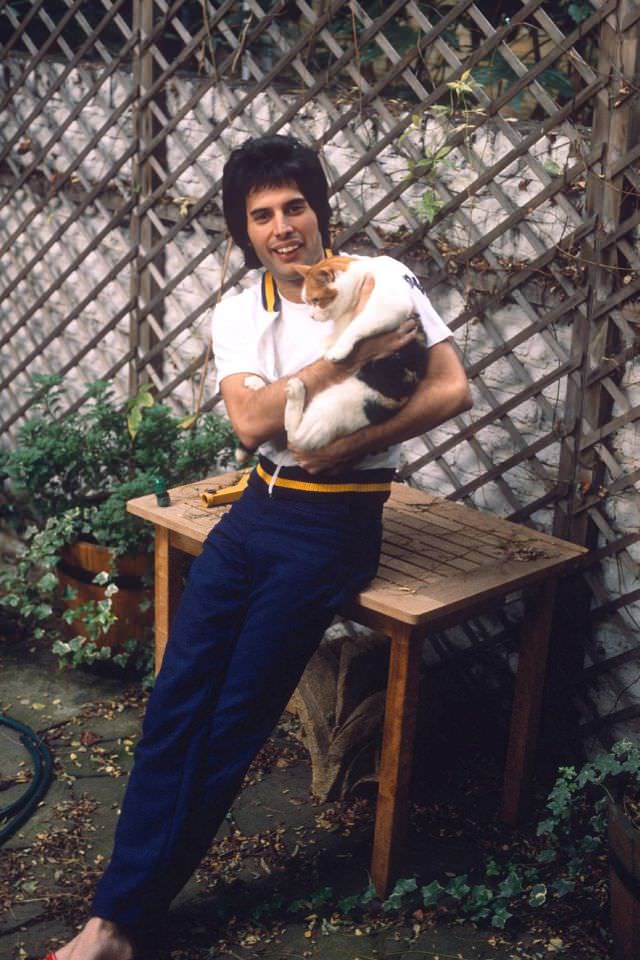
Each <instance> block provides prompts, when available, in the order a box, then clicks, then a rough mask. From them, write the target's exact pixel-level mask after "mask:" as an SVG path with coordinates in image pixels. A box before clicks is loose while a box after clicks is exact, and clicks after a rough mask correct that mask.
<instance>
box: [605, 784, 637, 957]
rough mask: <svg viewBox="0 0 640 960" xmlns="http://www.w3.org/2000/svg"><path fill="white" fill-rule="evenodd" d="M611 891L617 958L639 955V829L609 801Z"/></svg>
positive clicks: (612, 924)
mask: <svg viewBox="0 0 640 960" xmlns="http://www.w3.org/2000/svg"><path fill="white" fill-rule="evenodd" d="M608 835H609V894H610V904H611V927H612V931H613V957H614V960H638V957H640V830H638V828H637V827H635V826H634V825H633V824H632V823H631V821H630V820H629V818H628V817H627V816H626V814H625V813H624V810H623V808H622V805H621V804H619V803H615V802H613V801H612V802H610V803H609V829H608Z"/></svg>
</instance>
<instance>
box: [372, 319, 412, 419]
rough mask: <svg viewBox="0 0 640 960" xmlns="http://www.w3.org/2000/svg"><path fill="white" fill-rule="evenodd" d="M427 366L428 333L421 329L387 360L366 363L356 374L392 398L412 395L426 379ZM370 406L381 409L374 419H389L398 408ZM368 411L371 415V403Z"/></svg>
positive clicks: (375, 404) (401, 398) (400, 398)
mask: <svg viewBox="0 0 640 960" xmlns="http://www.w3.org/2000/svg"><path fill="white" fill-rule="evenodd" d="M426 369H427V344H426V339H425V336H424V333H423V332H422V330H419V331H418V333H417V335H416V337H415V339H414V340H412V341H411V342H410V343H408V344H407V345H406V346H404V347H402V349H401V350H396V352H395V353H392V354H391V356H390V357H385V358H384V359H383V360H372V361H371V363H366V364H365V365H364V367H362V368H361V369H360V370H359V371H358V373H357V374H356V377H357V378H358V380H361V381H362V382H363V383H366V384H367V386H368V387H371V388H372V389H373V390H377V391H378V393H381V394H382V395H383V396H384V397H387V398H388V399H389V400H405V399H407V398H408V397H410V396H411V394H412V393H413V391H414V390H415V388H416V385H417V383H418V381H419V380H422V378H423V377H424V374H425V371H426ZM370 406H372V407H373V408H375V410H377V411H378V413H377V414H375V415H374V417H370V419H371V422H372V423H376V422H377V423H379V422H380V421H382V420H386V419H387V417H390V416H391V415H392V414H393V413H394V412H395V411H394V410H389V408H388V407H384V406H382V405H380V404H377V403H371V404H370ZM383 410H384V411H385V415H384V416H383V415H382V411H383ZM366 414H367V417H369V416H370V414H369V404H367V408H366Z"/></svg>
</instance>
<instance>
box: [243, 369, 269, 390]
mask: <svg viewBox="0 0 640 960" xmlns="http://www.w3.org/2000/svg"><path fill="white" fill-rule="evenodd" d="M244 385H245V387H247V389H249V390H262V388H263V387H264V386H266V384H265V381H264V380H263V379H262V377H259V376H258V375H257V374H255V373H250V374H249V376H248V377H245V378H244Z"/></svg>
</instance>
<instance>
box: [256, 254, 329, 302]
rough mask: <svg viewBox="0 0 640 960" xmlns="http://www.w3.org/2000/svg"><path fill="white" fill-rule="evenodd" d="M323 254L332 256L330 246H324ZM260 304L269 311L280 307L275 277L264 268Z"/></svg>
mask: <svg viewBox="0 0 640 960" xmlns="http://www.w3.org/2000/svg"><path fill="white" fill-rule="evenodd" d="M324 255H325V257H332V256H333V253H332V250H331V247H325V250H324ZM262 306H263V307H264V309H265V310H268V311H269V313H275V312H276V311H277V310H279V309H280V294H279V292H278V286H277V284H276V281H275V277H274V276H273V274H272V273H271V271H269V270H265V272H264V273H263V274H262Z"/></svg>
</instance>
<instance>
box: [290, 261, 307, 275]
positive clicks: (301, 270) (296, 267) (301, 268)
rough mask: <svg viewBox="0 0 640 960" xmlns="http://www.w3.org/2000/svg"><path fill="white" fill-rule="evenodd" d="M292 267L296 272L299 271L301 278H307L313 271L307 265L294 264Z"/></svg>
mask: <svg viewBox="0 0 640 960" xmlns="http://www.w3.org/2000/svg"><path fill="white" fill-rule="evenodd" d="M291 266H292V267H293V269H294V270H297V271H298V273H299V274H300V276H301V277H306V275H307V274H308V273H309V270H311V267H309V266H307V264H306V263H292V264H291Z"/></svg>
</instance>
